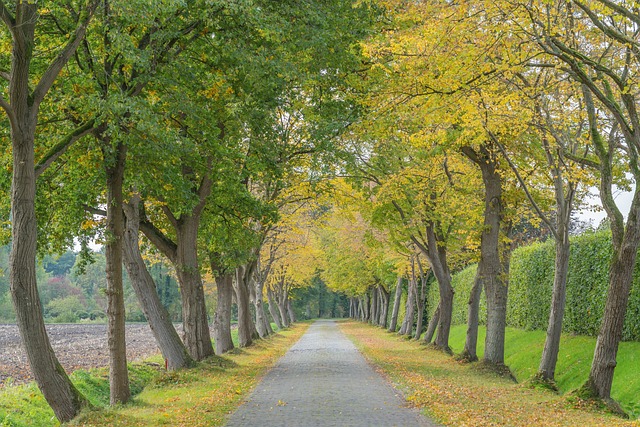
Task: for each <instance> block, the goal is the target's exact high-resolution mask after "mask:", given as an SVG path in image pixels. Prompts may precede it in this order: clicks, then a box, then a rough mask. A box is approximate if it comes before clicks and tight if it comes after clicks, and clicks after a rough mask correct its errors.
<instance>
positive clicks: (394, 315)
mask: <svg viewBox="0 0 640 427" xmlns="http://www.w3.org/2000/svg"><path fill="white" fill-rule="evenodd" d="M401 300H402V276H398V281H397V282H396V293H395V296H394V298H393V311H392V312H391V323H390V324H389V332H395V331H396V328H397V326H398V313H399V312H400V301H401Z"/></svg>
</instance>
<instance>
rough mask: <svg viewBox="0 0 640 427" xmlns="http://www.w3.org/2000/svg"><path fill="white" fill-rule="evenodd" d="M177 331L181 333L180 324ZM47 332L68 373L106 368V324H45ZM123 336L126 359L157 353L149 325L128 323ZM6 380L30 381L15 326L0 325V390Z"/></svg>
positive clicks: (107, 361)
mask: <svg viewBox="0 0 640 427" xmlns="http://www.w3.org/2000/svg"><path fill="white" fill-rule="evenodd" d="M176 329H177V330H178V333H181V332H182V325H180V326H177V327H176ZM47 332H48V333H49V339H50V340H51V345H52V346H53V349H54V350H55V352H56V355H57V356H58V359H59V360H60V363H61V364H62V366H63V367H64V368H65V369H66V371H67V373H71V372H73V371H75V370H76V369H87V368H97V367H101V366H108V365H109V349H108V347H107V325H96V324H55V325H47ZM126 334H127V338H126V339H127V360H129V361H134V360H138V359H143V358H146V357H149V356H152V355H154V354H157V353H159V352H160V350H159V349H158V346H157V345H156V342H155V339H154V338H153V334H152V333H151V329H150V328H149V325H147V324H128V325H127V332H126ZM8 378H11V380H10V381H11V382H13V383H14V384H16V383H24V382H28V381H30V380H32V379H33V377H32V376H31V371H30V369H29V363H28V362H27V356H26V354H25V352H24V350H23V348H22V343H21V340H20V335H19V333H18V327H17V326H16V325H0V387H1V386H2V385H3V384H4V383H5V382H6V380H7V379H8Z"/></svg>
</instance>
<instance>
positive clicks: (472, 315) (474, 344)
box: [461, 260, 483, 362]
mask: <svg viewBox="0 0 640 427" xmlns="http://www.w3.org/2000/svg"><path fill="white" fill-rule="evenodd" d="M482 269H483V267H482V260H480V262H479V263H478V270H477V271H476V277H475V279H474V280H473V287H472V288H471V294H470V295H469V301H468V302H467V304H468V308H467V336H466V339H465V343H464V350H462V354H461V357H462V358H463V359H464V360H466V361H469V362H475V361H476V360H478V326H479V323H480V297H481V296H482Z"/></svg>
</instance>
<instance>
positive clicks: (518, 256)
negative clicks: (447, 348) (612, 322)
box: [429, 231, 640, 341]
mask: <svg viewBox="0 0 640 427" xmlns="http://www.w3.org/2000/svg"><path fill="white" fill-rule="evenodd" d="M611 256H612V251H611V234H610V233H609V232H607V231H599V232H596V233H586V234H583V235H581V236H577V237H574V238H573V239H572V242H571V256H570V259H569V272H568V278H567V302H566V309H565V316H564V322H563V330H564V331H565V332H569V333H574V334H579V335H588V336H596V335H597V334H598V330H599V328H600V323H601V320H602V315H603V312H604V305H605V301H606V298H607V289H608V285H609V263H610V261H611ZM554 258H555V245H554V242H553V241H551V240H549V241H547V242H544V243H534V244H532V245H528V246H524V247H521V248H518V249H516V250H515V251H514V252H513V255H512V257H511V270H510V273H509V300H508V306H507V324H508V325H509V326H513V327H516V328H521V329H529V330H536V329H538V330H545V329H546V328H547V323H548V320H549V310H550V305H551V295H552V291H553V274H554ZM639 264H640V263H638V262H637V263H636V267H635V270H634V280H633V287H632V290H631V295H630V299H629V306H628V308H627V313H626V317H625V324H624V332H623V340H625V341H640V265H639ZM475 269H476V267H475V265H473V266H469V267H467V268H465V269H464V270H462V271H460V272H459V273H456V274H454V275H453V278H452V279H453V280H452V281H453V287H454V290H455V292H456V293H455V296H454V303H453V304H454V309H453V310H454V311H453V323H454V324H461V323H466V321H467V312H466V311H467V300H468V298H469V294H470V292H471V286H472V285H473V279H474V277H475ZM437 299H438V289H437V286H434V287H433V288H432V289H431V293H430V295H429V300H430V301H431V304H430V307H432V308H431V312H432V311H433V309H435V305H434V302H435V304H436V305H437ZM482 304H484V299H483V300H482V302H481V311H480V322H481V323H483V321H484V319H486V310H485V309H484V307H482ZM430 314H431V313H430Z"/></svg>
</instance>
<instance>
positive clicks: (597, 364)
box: [586, 192, 640, 400]
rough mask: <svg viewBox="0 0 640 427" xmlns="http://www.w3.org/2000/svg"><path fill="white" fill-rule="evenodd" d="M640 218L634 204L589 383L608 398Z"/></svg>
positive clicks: (614, 265) (613, 274)
mask: <svg viewBox="0 0 640 427" xmlns="http://www.w3.org/2000/svg"><path fill="white" fill-rule="evenodd" d="M639 195H640V192H636V194H635V195H634V202H633V203H634V205H636V204H640V201H639V200H636V199H638V197H640V196H639ZM639 219H640V218H638V215H637V208H636V209H634V208H633V207H632V209H631V211H630V212H629V218H628V219H627V229H626V232H625V234H624V239H623V242H622V245H621V246H620V247H618V248H614V255H613V259H612V261H611V267H610V273H609V291H608V293H607V301H606V303H605V307H604V315H603V317H602V325H601V326H600V332H599V333H598V339H597V340H596V348H595V352H594V356H593V363H592V364H591V371H590V372H589V379H588V380H587V384H586V386H587V387H588V388H589V389H590V390H591V391H592V393H594V394H595V395H596V396H598V397H600V398H603V399H607V400H608V399H610V397H611V385H612V384H613V373H614V370H615V367H616V365H617V362H616V357H617V354H618V344H619V343H620V341H621V340H622V331H623V327H624V316H625V314H626V310H627V304H628V302H629V293H630V290H631V284H632V280H633V270H634V266H635V262H636V256H637V251H638V243H639V242H640V227H639V225H640V224H639V223H638V220H639ZM616 249H617V250H616Z"/></svg>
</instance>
